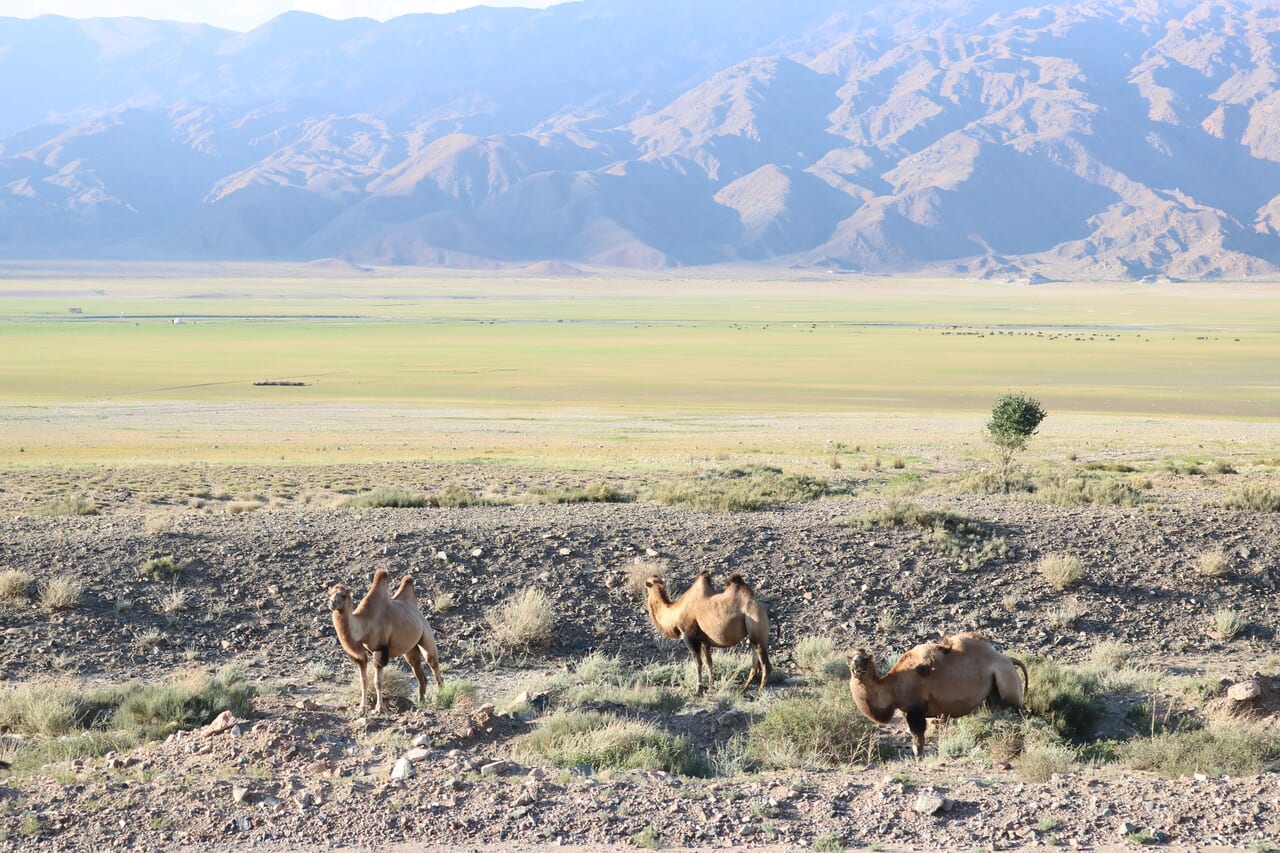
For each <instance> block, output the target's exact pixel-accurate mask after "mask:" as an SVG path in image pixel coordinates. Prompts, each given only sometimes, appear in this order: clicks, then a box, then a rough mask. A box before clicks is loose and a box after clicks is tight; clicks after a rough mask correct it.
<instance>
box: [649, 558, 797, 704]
mask: <svg viewBox="0 0 1280 853" xmlns="http://www.w3.org/2000/svg"><path fill="white" fill-rule="evenodd" d="M645 586H646V587H648V590H649V595H648V607H649V616H650V617H651V618H652V619H653V624H654V626H655V627H657V629H658V631H659V632H661V633H662V634H663V635H664V636H666V637H670V638H672V639H676V638H681V639H683V640H684V643H685V646H686V647H688V649H689V653H690V654H692V655H693V660H694V662H695V663H696V664H697V666H698V693H699V694H702V693H705V692H706V690H707V687H710V686H711V682H712V681H713V680H714V678H715V671H714V668H713V667H712V664H711V649H712V648H717V649H727V648H732V647H733V646H736V645H738V643H741V642H742V641H743V640H748V641H749V642H750V644H751V651H752V653H753V655H754V660H753V661H752V663H751V671H750V672H749V673H747V680H746V683H745V684H743V685H742V690H741V692H742V693H744V694H745V693H746V692H747V691H748V690H749V689H750V688H751V683H752V682H753V681H755V680H756V678H757V676H758V677H759V680H760V692H761V693H763V692H764V686H765V684H766V683H767V682H768V681H769V673H770V672H772V671H773V667H772V666H771V665H770V663H769V611H768V609H767V608H766V607H765V606H764V605H763V604H761V603H760V602H759V601H757V600H756V597H755V591H754V590H752V589H751V587H750V586H748V585H747V582H746V581H745V580H743V579H742V575H739V574H738V573H737V572H735V573H733V574H732V575H730V576H729V580H728V581H726V583H725V588H724V589H723V590H721V591H720V592H716V590H715V587H714V585H713V584H712V583H711V574H710V573H709V572H705V571H704V572H699V573H698V576H697V577H696V578H694V581H693V584H691V585H690V587H689V589H687V590H685V591H684V593H683V594H682V595H681V596H680V597H679V598H678V599H676V600H675V601H674V602H673V601H671V599H670V598H669V597H668V595H667V588H666V585H665V584H664V583H663V582H662V578H660V577H658V576H657V575H653V576H651V577H650V578H649V579H648V580H646V581H645ZM704 659H705V661H706V667H707V681H706V684H705V685H704V684H703V681H702V665H703V660H704Z"/></svg>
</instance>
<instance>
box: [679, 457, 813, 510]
mask: <svg viewBox="0 0 1280 853" xmlns="http://www.w3.org/2000/svg"><path fill="white" fill-rule="evenodd" d="M832 492H833V489H832V487H831V484H830V482H828V481H827V480H824V479H820V478H817V477H809V476H807V475H803V474H783V473H782V470H781V469H779V468H771V467H767V466H756V467H751V468H733V469H730V470H728V471H711V472H707V473H705V474H702V475H701V476H698V477H693V478H689V479H686V480H682V481H680V482H677V483H673V484H670V485H668V486H666V487H665V488H662V489H660V490H659V491H658V493H657V495H656V499H657V501H658V503H661V504H665V505H667V506H679V507H686V508H689V509H697V510H723V511H738V510H760V509H767V508H769V507H772V506H777V505H779V504H786V503H797V502H799V501H811V500H817V499H818V498H821V497H823V496H825V495H829V494H832Z"/></svg>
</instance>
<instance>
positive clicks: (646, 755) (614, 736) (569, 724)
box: [516, 711, 710, 776]
mask: <svg viewBox="0 0 1280 853" xmlns="http://www.w3.org/2000/svg"><path fill="white" fill-rule="evenodd" d="M516 751H517V752H518V753H520V754H523V755H527V756H530V757H534V758H538V759H541V760H544V761H547V762H549V763H551V764H554V765H556V766H557V767H578V766H582V765H586V766H588V767H591V768H593V769H596V770H604V769H614V770H665V771H667V772H668V773H677V774H679V775H681V776H707V775H709V773H710V768H709V766H708V765H707V762H706V761H705V760H704V759H703V758H702V757H701V756H699V755H698V753H697V751H696V750H695V749H694V748H693V745H692V744H691V743H689V741H687V740H685V739H684V738H682V737H677V736H676V735H672V734H668V733H666V732H663V731H661V730H660V729H658V728H657V727H656V726H653V725H651V724H649V723H644V722H641V721H639V720H622V719H619V718H617V717H614V716H612V715H609V714H602V713H599V712H598V711H566V712H558V713H556V714H553V715H552V716H550V717H548V718H546V719H545V720H544V721H543V723H542V725H541V726H540V727H539V728H538V729H537V730H536V731H534V732H531V733H529V734H527V735H524V736H522V737H521V738H520V739H519V740H518V741H517V742H516Z"/></svg>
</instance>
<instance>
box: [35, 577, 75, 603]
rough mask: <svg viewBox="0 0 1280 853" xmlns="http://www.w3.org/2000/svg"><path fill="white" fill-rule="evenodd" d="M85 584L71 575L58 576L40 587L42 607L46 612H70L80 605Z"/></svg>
mask: <svg viewBox="0 0 1280 853" xmlns="http://www.w3.org/2000/svg"><path fill="white" fill-rule="evenodd" d="M82 595H84V584H82V583H80V581H78V580H76V579H75V578H74V577H72V576H71V575H56V576H54V577H52V578H49V580H47V581H45V582H44V584H43V585H42V586H41V587H40V606H41V607H43V608H44V609H45V610H68V609H70V608H72V607H75V606H76V605H77V604H79V603H80V597H81V596H82Z"/></svg>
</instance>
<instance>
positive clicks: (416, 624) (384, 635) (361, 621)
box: [329, 569, 444, 715]
mask: <svg viewBox="0 0 1280 853" xmlns="http://www.w3.org/2000/svg"><path fill="white" fill-rule="evenodd" d="M389 583H390V575H389V574H388V573H387V570H386V569H378V570H377V571H376V572H374V573H373V583H372V585H371V586H370V587H369V591H368V592H367V593H365V596H364V598H363V599H361V600H360V603H359V604H358V605H357V606H356V607H355V609H354V610H353V609H352V607H351V602H352V599H353V596H352V594H351V588H350V587H348V586H346V585H344V584H334V585H333V586H331V587H330V588H329V609H330V610H331V611H332V612H333V627H334V630H336V631H337V632H338V641H339V642H340V643H342V648H343V650H344V651H346V653H347V657H349V658H350V659H351V662H352V663H353V664H355V666H356V669H357V670H358V671H359V673H360V714H362V715H363V714H364V713H365V711H366V710H367V709H368V707H369V692H368V691H369V688H368V668H367V667H368V663H369V656H370V655H372V656H373V666H374V679H373V684H374V692H375V696H376V701H375V702H374V706H373V713H375V714H378V713H381V712H382V668H383V667H384V666H386V665H387V662H388V661H390V660H391V659H392V658H398V657H403V658H404V659H405V660H407V661H408V662H409V666H411V667H412V668H413V674H414V676H415V677H416V678H417V679H418V702H419V703H421V702H422V701H423V699H424V698H425V697H426V693H427V674H426V672H424V671H423V669H422V658H423V655H424V654H425V655H426V659H427V665H428V666H430V667H431V672H432V673H433V674H434V675H435V677H436V686H437V687H440V686H441V685H443V684H444V679H442V678H441V677H440V656H439V654H437V652H436V641H435V636H434V635H433V634H432V633H431V625H430V624H429V623H428V622H427V618H426V617H425V616H423V615H422V608H421V607H419V606H418V596H417V594H416V593H415V592H414V589H413V577H412V576H410V575H405V576H404V577H403V578H401V580H400V586H399V588H398V589H397V590H396V593H395V595H391V596H389V595H388V594H387V587H388V585H389Z"/></svg>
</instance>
